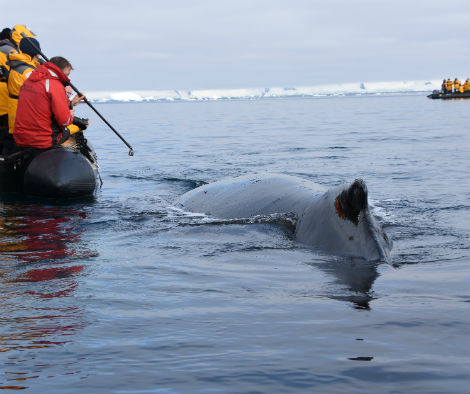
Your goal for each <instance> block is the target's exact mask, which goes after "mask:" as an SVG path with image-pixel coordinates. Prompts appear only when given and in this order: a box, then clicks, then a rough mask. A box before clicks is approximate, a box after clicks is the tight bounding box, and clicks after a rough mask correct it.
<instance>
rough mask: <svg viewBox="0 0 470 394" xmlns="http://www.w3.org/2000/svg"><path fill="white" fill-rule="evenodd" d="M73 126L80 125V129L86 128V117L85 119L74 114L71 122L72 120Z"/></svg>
mask: <svg viewBox="0 0 470 394" xmlns="http://www.w3.org/2000/svg"><path fill="white" fill-rule="evenodd" d="M72 123H73V124H74V125H75V126H78V127H80V130H86V128H87V127H88V123H89V121H88V119H85V118H79V117H77V116H74V117H73V122H72Z"/></svg>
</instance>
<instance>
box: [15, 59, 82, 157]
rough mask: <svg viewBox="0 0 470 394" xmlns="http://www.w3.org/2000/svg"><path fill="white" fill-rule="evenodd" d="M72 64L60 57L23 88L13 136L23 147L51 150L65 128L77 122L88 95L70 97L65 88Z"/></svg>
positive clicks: (39, 70) (29, 79)
mask: <svg viewBox="0 0 470 394" xmlns="http://www.w3.org/2000/svg"><path fill="white" fill-rule="evenodd" d="M72 69H73V68H72V65H71V64H70V62H69V61H68V60H67V59H65V58H63V57H60V56H56V57H53V58H52V59H50V60H49V61H48V62H47V63H44V64H43V65H41V66H39V67H37V68H36V69H35V70H34V71H33V72H32V73H31V75H30V76H29V78H28V79H27V80H26V81H25V83H24V84H23V86H22V87H21V90H20V94H19V100H18V110H17V112H16V120H15V128H14V131H13V137H14V139H15V142H16V144H17V145H18V147H19V148H36V149H48V148H51V147H52V146H55V145H57V143H58V141H59V140H60V137H61V135H62V133H63V131H64V128H65V127H67V126H68V125H70V124H72V123H73V121H74V114H75V111H74V110H73V109H70V106H69V105H70V103H71V104H72V105H77V104H79V103H80V102H82V101H83V99H84V96H78V95H76V96H75V97H74V98H73V100H72V102H70V101H69V100H68V98H67V95H66V91H65V86H67V85H68V84H69V83H70V79H69V78H68V76H69V74H70V72H71V70H72Z"/></svg>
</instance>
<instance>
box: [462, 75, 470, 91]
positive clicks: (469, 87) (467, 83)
mask: <svg viewBox="0 0 470 394" xmlns="http://www.w3.org/2000/svg"><path fill="white" fill-rule="evenodd" d="M462 87H463V91H464V92H468V91H469V90H470V80H469V79H468V78H467V79H466V80H465V82H464V83H463V85H462Z"/></svg>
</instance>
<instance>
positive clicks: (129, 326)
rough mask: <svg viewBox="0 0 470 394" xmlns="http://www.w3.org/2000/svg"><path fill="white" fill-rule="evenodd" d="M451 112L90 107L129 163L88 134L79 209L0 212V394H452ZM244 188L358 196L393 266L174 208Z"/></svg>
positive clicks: (457, 164) (368, 101)
mask: <svg viewBox="0 0 470 394" xmlns="http://www.w3.org/2000/svg"><path fill="white" fill-rule="evenodd" d="M469 105H470V101H465V100H463V101H438V100H435V101H433V100H429V99H427V98H426V97H425V96H421V95H397V96H369V97H330V98H312V99H277V100H276V99H263V100H252V101H250V100H246V101H218V102H215V101H210V102H173V103H139V104H103V105H97V108H98V109H99V110H100V111H101V112H102V113H103V114H104V115H105V117H107V118H108V119H109V120H111V122H112V123H113V125H114V126H115V127H116V128H117V129H118V130H119V131H120V132H121V133H122V134H123V135H124V136H125V137H126V138H127V139H128V141H129V142H130V143H131V144H132V145H133V147H134V149H135V151H136V155H135V156H134V157H129V156H127V149H126V148H125V146H124V145H123V144H122V143H121V142H120V141H119V140H118V139H117V137H116V136H115V135H114V134H113V133H112V132H111V131H109V130H108V129H106V127H105V126H104V125H103V124H102V123H100V121H99V120H98V119H95V118H94V117H91V118H92V122H93V126H92V128H91V130H89V131H87V136H88V138H89V139H90V140H91V141H92V142H93V143H94V145H95V148H96V151H97V153H98V158H99V161H100V165H101V175H102V178H103V182H104V185H103V187H102V189H101V190H100V191H99V192H98V193H97V195H96V197H95V198H94V199H87V200H78V201H72V202H69V203H65V204H59V203H56V202H53V201H47V200H45V201H41V200H36V199H32V198H25V197H21V196H18V195H4V196H2V198H1V202H0V229H1V233H0V250H1V255H0V282H1V285H0V286H1V287H0V360H1V364H0V371H1V372H0V388H2V389H6V390H7V391H8V390H14V389H20V388H24V390H23V391H24V392H32V393H33V392H34V393H83V392H95V393H108V392H113V393H149V392H165V393H209V392H217V393H273V392H275V393H305V392H310V393H342V392H347V393H468V392H469V390H470V383H469V377H470V362H469V361H470V336H469V327H470V324H469V323H470V322H469V320H470V314H469V305H470V292H469V283H470V277H469V233H470V221H469V209H470V208H469V207H470V201H469V200H470V152H469V151H470V136H469V118H470V111H469V109H470V108H469ZM89 113H90V111H89V110H87V109H86V108H83V109H82V113H81V115H84V116H90V115H89ZM260 172H261V173H266V172H267V173H271V172H276V173H284V174H290V175H296V176H301V177H304V178H308V179H311V180H313V181H315V182H317V183H320V184H322V185H325V186H327V187H329V186H335V185H337V184H339V183H341V182H349V181H352V180H354V179H355V178H359V177H360V178H363V179H364V180H365V181H366V183H367V185H368V188H369V197H370V199H371V202H372V203H373V205H374V207H375V208H374V212H375V214H376V215H378V216H379V217H380V218H381V221H382V222H383V223H384V226H385V228H386V231H387V233H388V235H389V236H390V237H391V238H392V239H393V242H394V247H393V250H392V258H393V265H388V264H385V263H362V264H361V263H359V262H357V261H356V262H351V261H348V260H347V259H341V258H337V257H334V256H329V255H326V254H323V253H321V252H319V251H316V250H312V249H310V248H307V247H305V246H303V245H301V244H298V243H296V242H295V240H294V239H293V238H292V232H291V229H289V228H286V227H285V226H283V225H281V224H278V223H268V222H266V223H264V222H260V223H248V222H247V223H244V222H240V223H230V222H223V221H219V220H216V219H213V218H208V217H204V216H200V215H199V216H198V215H190V214H187V213H184V212H181V211H179V210H177V209H175V208H174V207H173V201H174V200H175V199H176V198H177V197H178V196H179V195H181V194H183V193H184V192H186V191H188V190H190V189H192V188H194V187H196V186H198V185H201V184H203V183H205V182H211V181H216V180H219V179H222V178H225V177H229V176H238V175H243V174H249V173H260ZM234 198H236V196H234Z"/></svg>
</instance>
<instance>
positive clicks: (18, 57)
mask: <svg viewBox="0 0 470 394" xmlns="http://www.w3.org/2000/svg"><path fill="white" fill-rule="evenodd" d="M31 42H32V43H34V46H33V45H32V44H31ZM35 47H36V48H38V49H39V50H40V49H41V47H40V46H39V42H38V41H37V40H36V39H35V38H23V39H22V40H21V42H20V47H19V49H20V53H12V54H10V55H9V56H8V62H7V64H8V66H10V73H9V75H8V82H7V87H8V127H9V131H10V134H13V130H14V128H15V118H16V108H17V107H18V98H19V94H20V88H21V86H23V83H24V81H26V79H27V78H28V77H29V76H30V74H31V73H32V72H33V71H34V69H35V68H36V67H38V66H39V65H40V63H39V60H38V55H39V52H38V50H37V49H36V48H35Z"/></svg>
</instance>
